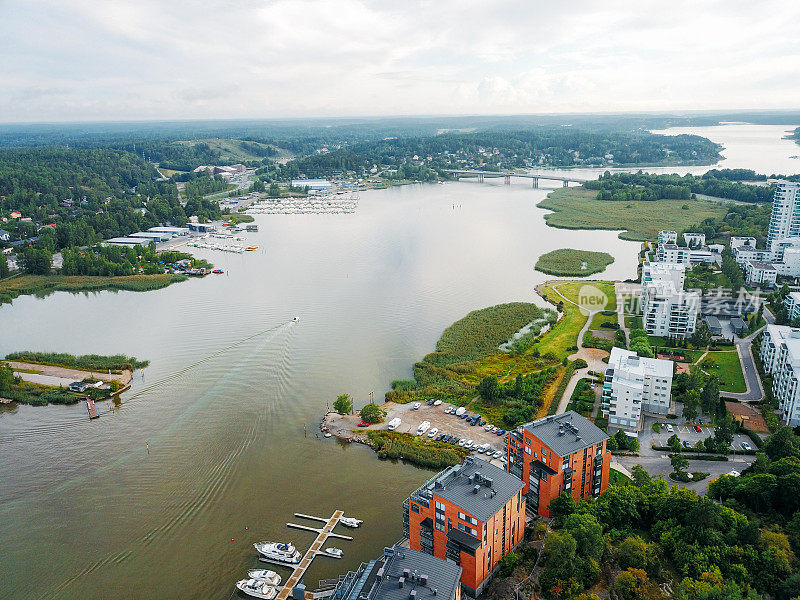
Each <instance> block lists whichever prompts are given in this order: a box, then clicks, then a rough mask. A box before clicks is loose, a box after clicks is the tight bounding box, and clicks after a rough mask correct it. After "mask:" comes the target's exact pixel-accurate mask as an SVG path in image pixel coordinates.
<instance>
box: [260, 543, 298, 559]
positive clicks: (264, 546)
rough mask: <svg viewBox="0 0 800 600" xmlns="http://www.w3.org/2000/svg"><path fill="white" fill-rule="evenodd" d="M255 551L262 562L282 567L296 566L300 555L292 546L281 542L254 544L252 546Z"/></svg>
mask: <svg viewBox="0 0 800 600" xmlns="http://www.w3.org/2000/svg"><path fill="white" fill-rule="evenodd" d="M253 547H254V548H255V549H256V551H257V552H258V553H259V554H260V555H261V556H262V557H263V559H264V560H267V561H269V562H274V563H278V564H283V565H296V564H297V563H299V562H300V559H301V558H302V555H301V554H300V553H299V552H298V551H297V548H295V547H294V546H293V545H292V544H284V543H282V542H256V543H255V544H253Z"/></svg>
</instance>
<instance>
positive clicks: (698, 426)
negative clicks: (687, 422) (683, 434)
mask: <svg viewBox="0 0 800 600" xmlns="http://www.w3.org/2000/svg"><path fill="white" fill-rule="evenodd" d="M694 430H695V431H696V432H697V433H703V430H702V429H700V425H695V426H694Z"/></svg>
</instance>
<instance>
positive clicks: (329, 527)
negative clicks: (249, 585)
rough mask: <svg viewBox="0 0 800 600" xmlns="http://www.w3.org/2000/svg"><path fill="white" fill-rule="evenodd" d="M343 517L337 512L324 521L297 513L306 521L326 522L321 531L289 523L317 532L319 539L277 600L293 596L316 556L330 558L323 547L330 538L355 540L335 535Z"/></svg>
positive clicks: (298, 527)
mask: <svg viewBox="0 0 800 600" xmlns="http://www.w3.org/2000/svg"><path fill="white" fill-rule="evenodd" d="M342 515H344V511H343V510H337V511H336V512H334V513H333V514H332V515H331V516H330V518H329V519H323V518H321V517H313V516H311V515H303V514H300V513H295V516H296V517H302V518H305V519H313V520H315V521H322V522H324V523H325V525H324V526H323V527H322V528H321V529H317V528H315V527H306V526H305V525H297V524H295V523H287V524H286V525H287V526H289V527H294V528H295V529H304V530H306V531H316V532H317V537H316V538H315V539H314V541H313V542H312V544H311V546H310V547H309V548H308V550H306V553H305V554H304V555H303V558H302V560H301V561H300V562H299V563H298V564H297V566H296V567H295V568H294V571H292V574H291V575H290V576H289V578H288V579H287V580H286V583H284V584H283V587H282V588H281V590H280V591H279V592H278V595H277V596H276V598H275V600H286V599H287V598H288V597H289V596H290V595H291V593H292V590H293V589H294V587H295V586H296V585H297V584H298V583H300V580H301V579H302V578H303V575H304V574H305V572H306V569H308V567H309V566H311V561H313V560H314V557H315V556H317V555H318V554H321V555H323V556H328V555H327V554H325V551H324V550H323V548H322V547H323V546H324V545H325V541H326V540H327V539H328V538H329V537H337V538H341V539H344V540H352V539H353V538H351V537H349V536H346V535H339V534H338V533H333V529H334V527H336V525H337V524H338V523H339V517H341V516H342ZM306 596H308V595H307V594H306Z"/></svg>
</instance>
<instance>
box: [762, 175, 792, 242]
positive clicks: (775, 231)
mask: <svg viewBox="0 0 800 600" xmlns="http://www.w3.org/2000/svg"><path fill="white" fill-rule="evenodd" d="M796 236H800V183H799V182H795V181H779V182H778V183H777V184H776V187H775V195H774V196H773V197H772V213H771V215H770V218H769V231H768V233H767V249H768V250H769V249H771V248H772V243H773V242H775V241H777V240H780V239H783V238H788V237H796Z"/></svg>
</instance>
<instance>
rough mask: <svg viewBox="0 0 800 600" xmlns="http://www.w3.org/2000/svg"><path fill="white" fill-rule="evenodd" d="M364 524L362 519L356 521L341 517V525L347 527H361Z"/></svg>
mask: <svg viewBox="0 0 800 600" xmlns="http://www.w3.org/2000/svg"><path fill="white" fill-rule="evenodd" d="M363 522H364V521H362V520H361V519H354V518H353V517H339V523H341V524H342V525H344V526H345V527H353V528H356V527H361V524H362V523H363Z"/></svg>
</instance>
